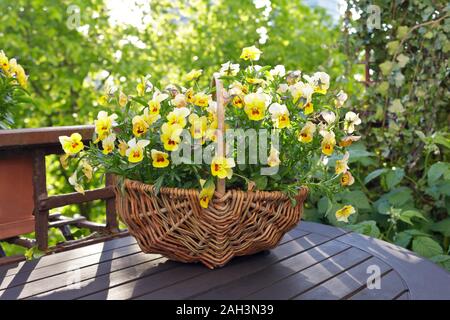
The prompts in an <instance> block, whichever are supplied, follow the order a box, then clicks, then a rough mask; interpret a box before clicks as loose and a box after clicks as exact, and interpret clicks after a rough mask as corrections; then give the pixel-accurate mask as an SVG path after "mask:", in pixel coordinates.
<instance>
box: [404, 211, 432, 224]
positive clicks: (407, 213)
mask: <svg viewBox="0 0 450 320" xmlns="http://www.w3.org/2000/svg"><path fill="white" fill-rule="evenodd" d="M412 218H417V219H421V220H425V221H426V220H427V219H426V218H425V217H424V216H423V214H422V213H420V212H419V211H417V210H406V211H402V212H401V213H400V220H401V221H403V222H406V223H408V224H410V225H413V222H412V221H411V219H412Z"/></svg>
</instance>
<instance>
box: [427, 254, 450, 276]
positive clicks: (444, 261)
mask: <svg viewBox="0 0 450 320" xmlns="http://www.w3.org/2000/svg"><path fill="white" fill-rule="evenodd" d="M430 260H431V261H433V262H435V263H436V264H438V265H440V266H441V267H442V268H444V269H446V270H447V271H449V272H450V256H449V255H443V254H440V255H437V256H434V257H431V258H430Z"/></svg>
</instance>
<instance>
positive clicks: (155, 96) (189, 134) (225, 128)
mask: <svg viewBox="0 0 450 320" xmlns="http://www.w3.org/2000/svg"><path fill="white" fill-rule="evenodd" d="M260 55H261V51H260V50H259V49H258V48H256V47H254V46H253V47H248V48H244V49H243V51H242V55H241V58H242V59H243V60H245V61H247V62H248V66H247V67H244V66H241V65H239V64H233V63H231V62H227V63H224V64H223V65H222V68H221V69H220V71H219V72H217V73H216V74H215V75H214V78H213V81H212V82H211V85H210V86H209V87H208V88H201V87H200V86H199V85H198V81H197V80H198V78H199V77H201V76H202V70H192V71H191V72H189V73H188V74H187V75H186V77H185V80H186V83H187V84H188V85H187V86H186V87H183V86H176V85H169V86H167V87H166V88H165V89H163V90H159V89H157V88H155V87H154V86H153V85H152V84H151V82H150V81H149V77H144V78H142V79H141V80H140V81H139V83H138V85H137V88H136V91H137V93H136V94H134V95H127V94H125V93H123V92H121V91H120V90H116V91H115V92H112V91H111V90H110V91H108V92H107V93H106V94H105V95H104V96H102V97H101V98H100V101H101V102H102V103H103V104H110V105H115V106H116V110H115V112H114V113H112V112H111V111H109V112H107V111H100V112H99V113H98V117H97V119H96V120H95V136H94V137H93V140H92V142H91V143H90V145H89V146H88V147H87V146H84V145H83V142H82V141H81V136H80V135H79V134H77V133H74V134H72V135H71V136H70V137H69V136H64V137H60V141H61V144H62V147H63V149H64V151H65V153H66V155H65V156H64V157H63V161H67V159H68V158H69V157H70V158H74V159H76V161H78V162H79V166H78V169H77V170H76V172H74V173H73V175H72V176H71V178H70V183H71V184H72V185H73V186H74V187H75V189H76V190H77V191H79V192H84V191H83V187H82V181H83V180H84V179H91V177H92V172H93V171H94V170H103V171H104V172H107V173H113V174H114V175H115V176H116V177H117V188H116V196H117V197H116V204H117V210H118V213H119V216H120V217H121V219H122V220H123V222H124V223H125V224H126V225H127V226H128V228H129V231H130V233H131V234H132V235H133V236H134V237H135V238H136V239H137V241H138V243H139V245H140V247H141V248H142V250H143V251H144V252H154V253H161V254H164V255H165V256H167V257H169V258H171V259H174V260H178V261H184V262H191V261H201V262H202V263H204V264H205V265H207V266H208V267H210V268H213V267H217V266H222V265H224V264H226V263H227V262H228V261H229V260H230V259H231V258H232V257H233V256H237V255H246V254H251V253H255V252H258V251H261V250H264V249H268V248H272V247H274V246H276V244H277V243H278V242H279V240H280V239H281V237H282V236H283V234H284V233H285V232H287V231H288V230H290V229H291V228H293V227H294V226H295V225H296V224H297V223H298V222H299V220H300V218H301V214H302V210H303V202H304V200H305V198H306V195H307V190H308V189H319V190H321V191H322V192H325V193H327V194H332V193H335V192H337V191H338V190H339V189H340V188H344V187H346V186H349V185H351V184H352V183H353V181H354V180H353V177H352V174H351V172H350V171H349V167H348V165H347V163H348V158H349V154H348V152H347V151H346V147H348V146H349V145H351V144H352V143H353V142H354V141H357V140H358V139H359V136H356V135H354V131H355V130H356V126H357V125H359V124H360V123H361V120H360V119H359V117H358V115H357V114H355V113H354V112H352V111H349V110H347V109H346V108H344V104H345V101H346V99H347V96H346V94H345V93H344V92H342V91H339V92H337V91H333V90H331V89H330V77H329V76H328V74H326V73H324V72H316V73H314V74H313V75H311V76H308V75H305V74H302V73H301V72H300V71H290V72H286V70H285V67H284V66H282V65H278V66H276V67H274V68H272V67H270V66H265V67H261V66H258V65H256V64H255V61H257V60H259V57H260ZM331 158H333V159H334V160H335V161H334V160H333V161H329V160H330V159H331ZM331 163H333V165H331ZM225 184H226V186H225ZM354 212H355V211H354V209H353V207H351V206H345V207H344V208H342V209H341V210H338V211H337V212H336V217H337V219H338V220H341V221H347V218H348V216H349V215H351V214H352V213H354Z"/></svg>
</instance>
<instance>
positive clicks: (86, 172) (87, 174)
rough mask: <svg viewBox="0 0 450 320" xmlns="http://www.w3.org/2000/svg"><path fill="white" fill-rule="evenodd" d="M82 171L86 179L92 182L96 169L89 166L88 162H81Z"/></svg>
mask: <svg viewBox="0 0 450 320" xmlns="http://www.w3.org/2000/svg"><path fill="white" fill-rule="evenodd" d="M81 170H82V171H83V174H84V176H85V177H86V179H87V181H91V179H92V174H93V172H94V169H93V168H92V166H91V165H90V164H89V162H87V161H86V160H83V161H81Z"/></svg>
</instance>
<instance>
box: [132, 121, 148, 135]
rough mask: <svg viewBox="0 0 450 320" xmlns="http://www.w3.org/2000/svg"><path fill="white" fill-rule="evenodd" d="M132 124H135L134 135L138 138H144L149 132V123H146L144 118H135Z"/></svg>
mask: <svg viewBox="0 0 450 320" xmlns="http://www.w3.org/2000/svg"><path fill="white" fill-rule="evenodd" d="M132 124H133V134H134V135H135V136H136V137H140V136H142V135H143V134H145V133H146V132H147V130H148V123H147V122H146V121H145V119H144V117H143V116H134V117H133V120H132Z"/></svg>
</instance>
